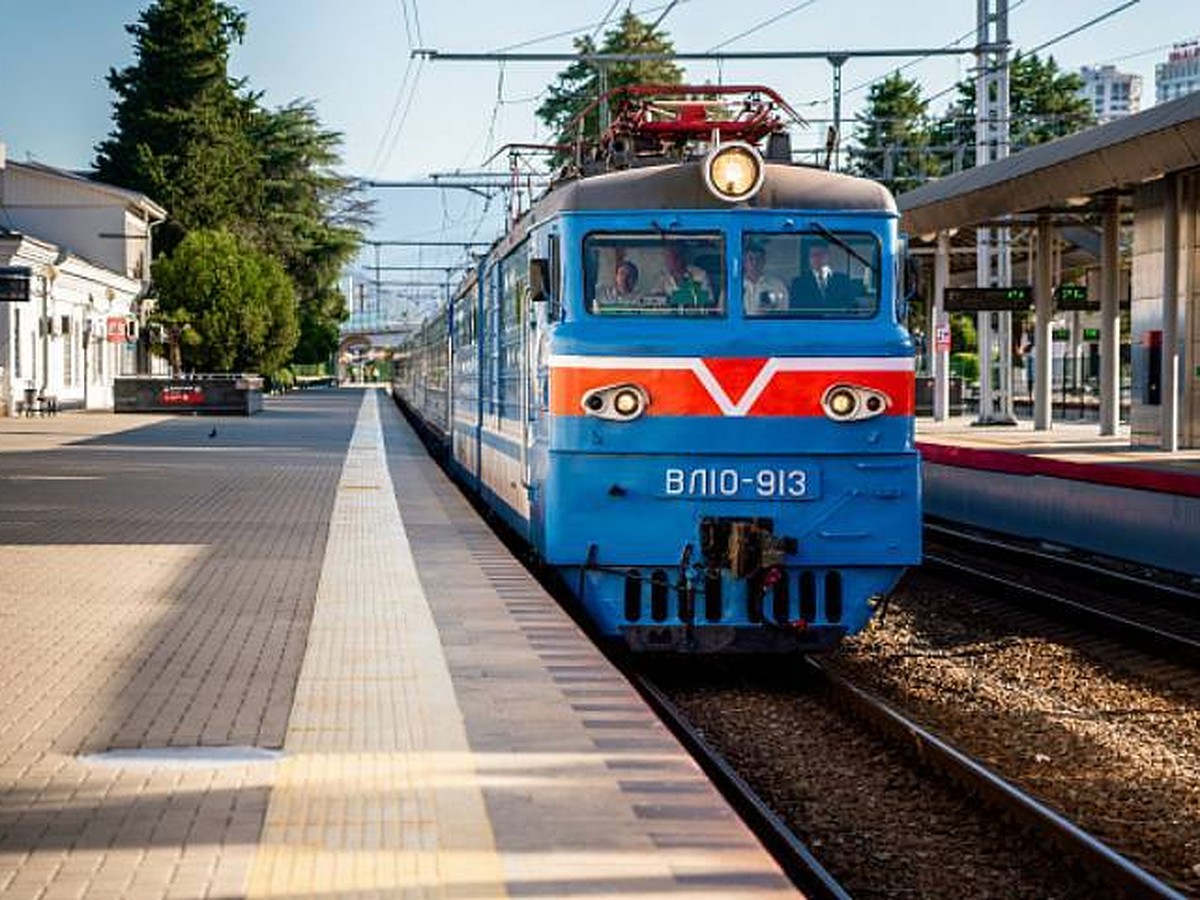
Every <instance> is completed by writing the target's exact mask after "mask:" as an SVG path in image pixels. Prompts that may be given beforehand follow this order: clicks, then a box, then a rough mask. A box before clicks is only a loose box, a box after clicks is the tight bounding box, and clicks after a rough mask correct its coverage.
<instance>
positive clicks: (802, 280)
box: [742, 229, 879, 318]
mask: <svg viewBox="0 0 1200 900" xmlns="http://www.w3.org/2000/svg"><path fill="white" fill-rule="evenodd" d="M878 271H879V241H878V240H876V238H875V237H874V236H873V235H867V234H845V233H839V234H834V233H832V232H830V231H828V230H826V229H820V230H818V231H815V232H812V233H801V234H780V233H779V232H769V233H768V232H759V233H754V232H748V233H746V234H744V235H743V236H742V302H743V304H744V305H745V309H746V315H747V316H749V317H752V318H765V317H775V318H780V317H789V318H870V317H871V316H873V315H875V311H876V310H877V309H878V308H879V278H878V275H877V273H878Z"/></svg>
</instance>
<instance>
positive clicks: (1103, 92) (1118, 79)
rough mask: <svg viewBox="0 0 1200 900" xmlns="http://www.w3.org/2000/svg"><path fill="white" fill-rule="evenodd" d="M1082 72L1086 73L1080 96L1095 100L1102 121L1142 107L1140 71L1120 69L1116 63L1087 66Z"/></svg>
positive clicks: (1097, 119)
mask: <svg viewBox="0 0 1200 900" xmlns="http://www.w3.org/2000/svg"><path fill="white" fill-rule="evenodd" d="M1079 74H1080V75H1081V76H1082V77H1083V87H1082V88H1080V89H1079V96H1081V97H1083V98H1085V99H1087V100H1088V101H1089V102H1090V103H1091V104H1092V111H1093V112H1094V113H1095V114H1096V121H1097V122H1099V123H1100V124H1101V125H1103V124H1104V123H1105V122H1111V121H1112V120H1113V119H1120V118H1121V117H1123V116H1127V115H1129V114H1130V113H1135V112H1137V111H1138V110H1139V109H1141V106H1142V76H1141V75H1133V74H1131V73H1129V72H1118V71H1117V67H1116V66H1099V67H1097V68H1092V67H1091V66H1084V67H1083V68H1082V69H1081V70H1080V72H1079Z"/></svg>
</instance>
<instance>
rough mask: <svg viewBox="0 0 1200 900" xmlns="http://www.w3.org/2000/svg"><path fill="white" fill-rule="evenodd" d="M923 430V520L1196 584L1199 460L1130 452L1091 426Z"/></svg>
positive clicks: (939, 426)
mask: <svg viewBox="0 0 1200 900" xmlns="http://www.w3.org/2000/svg"><path fill="white" fill-rule="evenodd" d="M971 422H972V420H971V419H969V418H957V419H949V420H946V421H944V422H933V421H931V420H926V419H918V421H917V445H918V447H919V448H920V450H921V457H922V473H923V487H924V504H925V513H926V515H929V516H935V517H937V518H941V519H946V520H949V521H952V522H961V523H965V524H968V525H973V526H976V527H979V528H986V529H989V530H992V531H996V532H1001V533H1005V534H1013V535H1017V536H1019V537H1025V538H1033V539H1038V540H1045V541H1049V542H1053V543H1055V544H1061V545H1064V546H1069V547H1074V548H1079V549H1083V550H1088V551H1092V552H1095V553H1100V554H1104V555H1106V556H1111V557H1115V558H1118V559H1125V560H1129V561H1132V562H1136V563H1140V564H1143V565H1148V566H1154V567H1157V568H1163V569H1170V570H1173V571H1178V572H1184V573H1189V574H1192V575H1200V553H1197V548H1200V450H1187V451H1180V452H1176V453H1163V452H1162V451H1158V450H1142V449H1136V450H1135V449H1132V448H1131V447H1130V445H1129V434H1128V430H1127V429H1125V430H1124V431H1123V433H1118V434H1117V435H1115V436H1111V437H1100V435H1099V426H1098V425H1097V424H1096V423H1094V422H1091V423H1076V422H1070V423H1062V422H1055V423H1053V427H1052V428H1051V430H1049V431H1034V430H1033V426H1032V423H1030V422H1028V421H1019V422H1018V424H1017V425H1016V426H983V427H977V426H973V425H972V424H971Z"/></svg>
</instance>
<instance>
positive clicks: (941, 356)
mask: <svg viewBox="0 0 1200 900" xmlns="http://www.w3.org/2000/svg"><path fill="white" fill-rule="evenodd" d="M949 286H950V234H949V232H946V231H939V232H938V235H937V249H936V250H935V251H934V257H933V317H932V318H933V321H932V325H933V328H932V329H931V333H930V334H929V336H928V337H927V338H926V346H927V347H928V350H927V352H928V353H929V361H930V364H931V367H932V369H933V420H934V421H935V422H944V421H945V420H946V416H948V415H949V413H950V348H949V347H947V348H946V349H945V350H942V349H939V347H938V341H937V336H938V330H939V329H941V328H945V329H946V330H947V331H949V329H950V317H949V316H947V315H946V288H947V287H949Z"/></svg>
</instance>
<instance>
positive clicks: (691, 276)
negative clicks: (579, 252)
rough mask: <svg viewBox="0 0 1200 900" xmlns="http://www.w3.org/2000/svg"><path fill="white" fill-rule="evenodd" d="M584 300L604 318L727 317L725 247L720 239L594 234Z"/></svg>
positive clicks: (587, 248) (587, 249) (588, 246)
mask: <svg viewBox="0 0 1200 900" xmlns="http://www.w3.org/2000/svg"><path fill="white" fill-rule="evenodd" d="M583 258H584V296H585V297H587V301H588V309H589V311H591V312H593V313H597V314H600V315H657V316H721V315H724V314H725V298H724V296H723V294H724V286H725V243H724V240H723V239H722V237H721V235H719V234H659V233H650V234H628V233H626V234H590V235H588V236H587V237H586V238H585V239H584V241H583Z"/></svg>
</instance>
